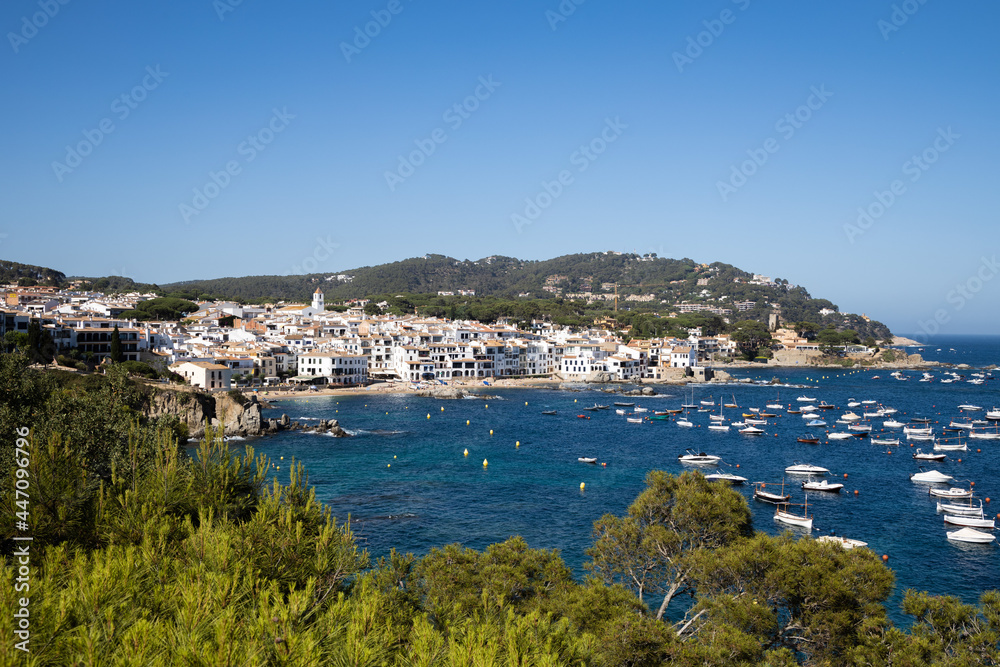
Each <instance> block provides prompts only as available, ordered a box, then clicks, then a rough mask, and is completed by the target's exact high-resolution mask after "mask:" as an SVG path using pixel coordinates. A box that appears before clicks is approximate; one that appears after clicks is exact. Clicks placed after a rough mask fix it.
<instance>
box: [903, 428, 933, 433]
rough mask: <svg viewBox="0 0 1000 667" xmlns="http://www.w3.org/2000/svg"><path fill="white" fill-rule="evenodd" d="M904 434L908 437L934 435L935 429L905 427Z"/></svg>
mask: <svg viewBox="0 0 1000 667" xmlns="http://www.w3.org/2000/svg"><path fill="white" fill-rule="evenodd" d="M903 433H905V434H907V435H932V434H933V433H934V429H933V428H929V427H927V426H904V427H903Z"/></svg>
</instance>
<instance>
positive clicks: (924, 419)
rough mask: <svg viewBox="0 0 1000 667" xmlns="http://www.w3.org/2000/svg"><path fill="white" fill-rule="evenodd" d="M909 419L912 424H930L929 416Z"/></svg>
mask: <svg viewBox="0 0 1000 667" xmlns="http://www.w3.org/2000/svg"><path fill="white" fill-rule="evenodd" d="M910 421H911V422H913V423H914V424H930V423H931V419H930V417H910Z"/></svg>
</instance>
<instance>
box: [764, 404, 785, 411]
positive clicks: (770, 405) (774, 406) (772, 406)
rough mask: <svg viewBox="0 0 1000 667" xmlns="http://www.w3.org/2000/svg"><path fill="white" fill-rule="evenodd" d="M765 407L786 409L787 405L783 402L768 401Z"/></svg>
mask: <svg viewBox="0 0 1000 667" xmlns="http://www.w3.org/2000/svg"><path fill="white" fill-rule="evenodd" d="M764 407H765V408H767V409H768V410H784V409H785V406H784V405H782V404H781V403H768V404H767V405H765V406H764Z"/></svg>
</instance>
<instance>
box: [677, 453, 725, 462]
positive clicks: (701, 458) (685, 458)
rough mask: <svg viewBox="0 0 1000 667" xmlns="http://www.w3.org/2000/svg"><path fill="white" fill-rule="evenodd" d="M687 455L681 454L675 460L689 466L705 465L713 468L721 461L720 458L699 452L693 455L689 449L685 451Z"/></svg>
mask: <svg viewBox="0 0 1000 667" xmlns="http://www.w3.org/2000/svg"><path fill="white" fill-rule="evenodd" d="M685 451H687V454H681V455H680V456H678V457H677V460H678V461H680V462H681V463H688V464H691V465H705V466H714V465H718V464H719V461H721V460H722V457H721V456H714V455H712V454H706V453H705V452H699V453H697V454H695V453H694V452H692V451H691V450H690V449H688V450H685Z"/></svg>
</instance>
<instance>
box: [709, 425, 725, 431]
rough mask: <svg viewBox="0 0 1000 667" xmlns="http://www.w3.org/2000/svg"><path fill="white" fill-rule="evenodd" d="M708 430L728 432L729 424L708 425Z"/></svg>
mask: <svg viewBox="0 0 1000 667" xmlns="http://www.w3.org/2000/svg"><path fill="white" fill-rule="evenodd" d="M708 430H709V431H728V430H729V424H709V425H708Z"/></svg>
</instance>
